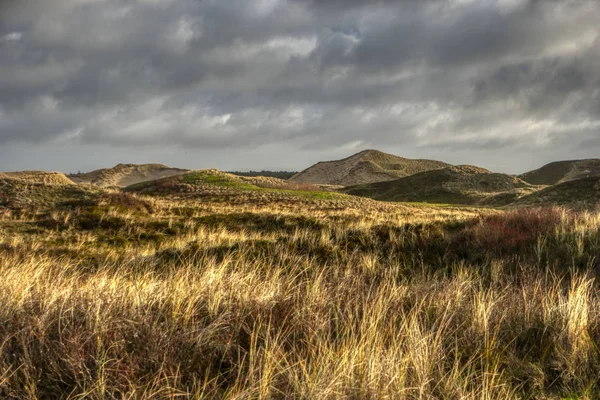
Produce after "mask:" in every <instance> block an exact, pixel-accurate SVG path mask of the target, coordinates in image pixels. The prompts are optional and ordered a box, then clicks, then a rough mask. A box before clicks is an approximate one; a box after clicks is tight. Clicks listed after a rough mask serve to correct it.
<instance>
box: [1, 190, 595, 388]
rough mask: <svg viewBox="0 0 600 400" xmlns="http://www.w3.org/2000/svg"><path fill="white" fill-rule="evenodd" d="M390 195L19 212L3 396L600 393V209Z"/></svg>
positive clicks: (4, 302) (6, 309)
mask: <svg viewBox="0 0 600 400" xmlns="http://www.w3.org/2000/svg"><path fill="white" fill-rule="evenodd" d="M378 204H379V203H369V202H367V203H357V204H355V205H352V206H351V205H348V204H346V206H342V205H340V204H338V203H336V202H335V201H331V202H327V201H324V202H306V203H301V204H295V203H293V202H291V203H285V202H278V203H277V204H263V205H261V204H255V203H253V204H239V205H236V206H231V205H228V204H224V203H222V202H216V203H212V202H201V203H199V202H197V201H195V200H180V201H178V202H173V201H170V200H168V199H162V198H138V197H135V196H131V195H119V194H112V195H107V196H106V197H104V198H102V199H101V200H99V201H97V202H95V203H93V204H88V203H86V204H85V205H81V206H78V207H76V208H73V209H69V210H54V211H51V212H48V213H44V214H39V215H31V216H29V217H27V218H25V219H15V218H9V217H7V218H5V220H4V221H3V222H2V223H1V225H0V226H1V228H0V276H2V277H3V279H1V280H0V305H1V307H0V397H2V398H27V399H29V398H38V399H55V398H71V399H76V398H86V399H87V398H91V399H113V398H115V399H121V398H130V399H134V398H135V399H137V398H139V399H163V398H164V399H166V398H177V397H182V398H239V399H242V398H252V399H254V398H256V399H269V398H305V399H328V398H331V399H335V398H348V399H369V398H373V399H375V398H400V399H402V398H405V399H429V398H442V399H506V398H557V399H558V398H564V397H568V398H590V399H592V398H597V397H598V395H599V393H598V371H600V369H599V368H598V367H599V362H600V357H599V354H598V350H597V344H598V343H599V341H600V328H599V327H600V324H599V322H600V298H599V297H598V294H597V293H598V291H597V289H598V284H597V282H596V279H595V278H596V275H597V267H598V260H597V259H596V258H595V257H596V256H597V254H599V251H600V235H599V230H598V228H599V227H600V216H599V215H598V214H591V213H582V214H572V213H568V212H565V211H562V210H559V209H550V210H532V211H518V212H512V213H499V212H494V211H491V210H485V211H478V210H473V209H451V208H433V207H432V208H425V207H408V206H397V207H391V206H390V207H391V208H389V207H388V206H379V205H378ZM379 207H381V208H379Z"/></svg>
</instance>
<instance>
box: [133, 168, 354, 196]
mask: <svg viewBox="0 0 600 400" xmlns="http://www.w3.org/2000/svg"><path fill="white" fill-rule="evenodd" d="M334 189H335V188H328V187H322V186H319V185H309V184H298V183H295V182H289V181H286V180H283V179H278V178H272V177H264V176H253V177H245V176H237V175H233V174H230V173H227V172H223V171H219V170H216V169H205V170H198V171H189V172H186V173H185V174H183V175H177V176H171V177H167V178H162V179H157V180H154V181H148V182H140V183H136V184H134V185H131V186H128V187H126V188H124V189H123V190H124V191H126V192H135V193H138V194H143V195H159V196H167V197H171V198H172V197H176V198H188V197H200V198H202V199H212V200H214V199H218V200H219V201H224V202H227V201H229V202H232V203H240V202H241V201H246V200H247V198H248V197H252V198H256V199H257V200H260V201H262V200H270V201H272V200H276V199H280V200H286V199H289V198H297V197H304V198H308V199H312V200H321V199H333V198H336V199H337V198H342V197H349V196H345V195H343V194H341V193H332V192H333V190H334Z"/></svg>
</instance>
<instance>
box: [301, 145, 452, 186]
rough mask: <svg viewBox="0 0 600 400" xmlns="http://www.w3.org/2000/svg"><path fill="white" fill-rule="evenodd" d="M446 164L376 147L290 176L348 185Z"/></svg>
mask: <svg viewBox="0 0 600 400" xmlns="http://www.w3.org/2000/svg"><path fill="white" fill-rule="evenodd" d="M448 166H449V164H446V163H444V162H441V161H432V160H412V159H408V158H402V157H398V156H394V155H392V154H387V153H383V152H381V151H377V150H365V151H361V152H360V153H357V154H355V155H353V156H350V157H348V158H344V159H342V160H336V161H323V162H319V163H317V164H315V165H313V166H312V167H310V168H308V169H305V170H304V171H302V172H299V173H298V174H296V175H294V176H293V177H291V178H290V180H291V181H293V182H298V183H312V184H329V185H342V186H350V185H359V184H364V183H373V182H383V181H391V180H394V179H398V178H403V177H405V176H409V175H413V174H416V173H419V172H423V171H429V170H434V169H440V168H445V167H448Z"/></svg>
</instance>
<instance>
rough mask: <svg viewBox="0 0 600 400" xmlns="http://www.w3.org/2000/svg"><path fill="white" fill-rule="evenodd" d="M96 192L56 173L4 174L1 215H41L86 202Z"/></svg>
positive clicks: (0, 180) (0, 186)
mask: <svg viewBox="0 0 600 400" xmlns="http://www.w3.org/2000/svg"><path fill="white" fill-rule="evenodd" d="M93 192H94V191H93V190H92V189H91V188H89V187H87V188H86V187H83V186H78V185H76V184H74V183H73V182H72V181H71V180H69V179H68V178H67V177H66V176H65V175H63V174H61V173H54V172H38V171H25V172H11V173H0V216H1V215H4V214H6V213H10V214H14V215H30V216H33V215H37V214H39V213H44V212H47V211H48V210H51V209H56V208H58V207H59V206H60V204H63V203H65V202H69V201H73V200H85V199H87V198H89V196H90V194H91V193H93Z"/></svg>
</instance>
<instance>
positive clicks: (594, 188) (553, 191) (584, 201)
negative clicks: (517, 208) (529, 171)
mask: <svg viewBox="0 0 600 400" xmlns="http://www.w3.org/2000/svg"><path fill="white" fill-rule="evenodd" d="M515 204H516V205H562V206H568V207H570V208H572V209H582V210H585V209H592V210H593V209H595V208H597V207H598V204H600V177H592V178H582V179H577V180H573V181H567V182H564V183H561V184H558V185H554V186H549V187H547V188H544V189H542V190H540V191H537V192H534V193H532V194H530V195H529V196H525V197H523V198H521V199H520V200H519V201H517V202H516V203H515Z"/></svg>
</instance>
